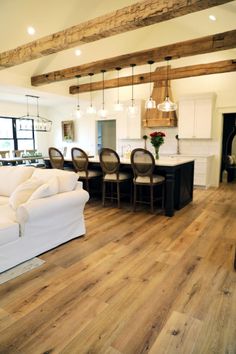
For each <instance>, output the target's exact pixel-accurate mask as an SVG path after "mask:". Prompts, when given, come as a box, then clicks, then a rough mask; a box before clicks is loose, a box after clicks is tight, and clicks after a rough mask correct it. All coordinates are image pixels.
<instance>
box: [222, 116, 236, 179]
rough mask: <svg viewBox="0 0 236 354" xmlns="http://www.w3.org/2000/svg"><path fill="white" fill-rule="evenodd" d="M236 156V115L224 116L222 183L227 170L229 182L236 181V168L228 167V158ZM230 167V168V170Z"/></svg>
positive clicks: (233, 166)
mask: <svg viewBox="0 0 236 354" xmlns="http://www.w3.org/2000/svg"><path fill="white" fill-rule="evenodd" d="M235 154H236V113H225V114H223V136H222V156H221V181H222V171H223V170H224V169H227V172H228V182H231V181H232V180H234V179H235V175H236V172H235V171H236V166H235V164H234V163H233V165H232V166H228V168H226V167H227V165H228V163H227V156H229V155H233V156H235ZM229 167H230V168H229Z"/></svg>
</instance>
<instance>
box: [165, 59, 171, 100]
mask: <svg viewBox="0 0 236 354" xmlns="http://www.w3.org/2000/svg"><path fill="white" fill-rule="evenodd" d="M171 59H172V57H171V56H167V57H165V60H166V97H168V98H169V90H168V82H169V65H168V63H169V61H170V60H171Z"/></svg>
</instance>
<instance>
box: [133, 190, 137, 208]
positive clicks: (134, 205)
mask: <svg viewBox="0 0 236 354" xmlns="http://www.w3.org/2000/svg"><path fill="white" fill-rule="evenodd" d="M136 193H137V187H136V184H134V204H133V211H135V210H136V199H137V195H136Z"/></svg>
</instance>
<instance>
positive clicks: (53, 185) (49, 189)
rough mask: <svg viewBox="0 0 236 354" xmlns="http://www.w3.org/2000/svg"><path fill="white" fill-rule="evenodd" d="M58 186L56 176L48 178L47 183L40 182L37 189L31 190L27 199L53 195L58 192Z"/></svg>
mask: <svg viewBox="0 0 236 354" xmlns="http://www.w3.org/2000/svg"><path fill="white" fill-rule="evenodd" d="M58 187H59V185H58V178H57V177H56V176H55V177H53V178H50V179H49V181H48V182H47V183H44V184H42V185H41V186H40V187H39V188H38V189H36V190H35V191H34V192H33V194H32V195H31V196H30V198H29V199H28V201H30V200H34V199H40V198H46V197H50V196H52V195H55V194H57V193H58V189H59V188H58Z"/></svg>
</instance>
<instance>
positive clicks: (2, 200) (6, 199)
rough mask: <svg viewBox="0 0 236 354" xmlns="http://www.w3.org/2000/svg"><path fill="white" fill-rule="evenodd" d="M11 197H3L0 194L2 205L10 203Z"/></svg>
mask: <svg viewBox="0 0 236 354" xmlns="http://www.w3.org/2000/svg"><path fill="white" fill-rule="evenodd" d="M8 201H9V198H8V197H3V196H2V195H0V205H6V204H8Z"/></svg>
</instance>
